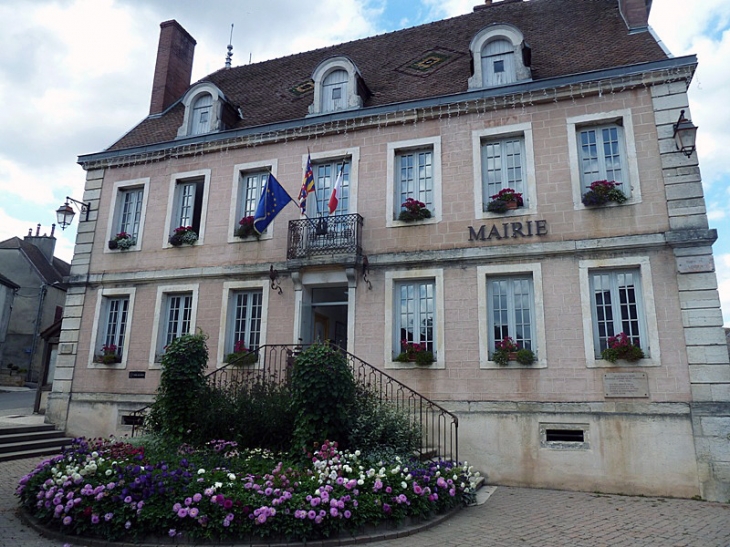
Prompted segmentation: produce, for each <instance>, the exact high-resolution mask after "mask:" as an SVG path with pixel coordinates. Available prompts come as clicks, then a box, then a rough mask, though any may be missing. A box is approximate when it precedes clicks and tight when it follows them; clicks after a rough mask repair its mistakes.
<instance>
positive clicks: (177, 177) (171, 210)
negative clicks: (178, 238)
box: [162, 169, 210, 249]
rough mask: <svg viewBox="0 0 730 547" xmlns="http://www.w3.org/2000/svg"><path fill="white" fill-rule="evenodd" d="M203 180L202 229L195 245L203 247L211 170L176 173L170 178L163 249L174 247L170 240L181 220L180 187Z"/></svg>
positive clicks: (200, 228) (199, 230)
mask: <svg viewBox="0 0 730 547" xmlns="http://www.w3.org/2000/svg"><path fill="white" fill-rule="evenodd" d="M201 178H202V179H203V199H202V201H201V205H200V208H201V211H200V227H199V229H198V241H196V242H195V245H202V244H203V243H204V241H205V221H206V216H207V211H208V196H209V194H210V169H198V170H197V171H187V172H185V173H175V174H173V175H171V176H170V188H169V192H168V200H167V214H166V216H165V226H166V228H167V229H166V230H165V232H164V233H163V236H164V239H163V240H162V247H163V248H165V249H167V248H170V247H172V245H171V244H170V241H169V238H170V236H171V235H172V234H173V231H174V230H175V228H177V227H178V226H179V224H177V222H178V218H179V200H180V187H181V185H182V184H185V183H187V182H192V181H194V180H197V179H201Z"/></svg>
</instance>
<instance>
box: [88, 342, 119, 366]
mask: <svg viewBox="0 0 730 547" xmlns="http://www.w3.org/2000/svg"><path fill="white" fill-rule="evenodd" d="M94 362H95V363H103V364H105V365H113V364H115V363H121V362H122V357H121V355H119V354H118V353H117V346H115V345H114V344H106V345H103V346H101V353H100V354H98V355H95V356H94Z"/></svg>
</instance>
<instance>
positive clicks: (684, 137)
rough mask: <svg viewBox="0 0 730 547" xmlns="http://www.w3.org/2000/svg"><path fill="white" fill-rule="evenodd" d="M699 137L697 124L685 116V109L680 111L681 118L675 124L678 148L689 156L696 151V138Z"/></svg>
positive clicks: (675, 137)
mask: <svg viewBox="0 0 730 547" xmlns="http://www.w3.org/2000/svg"><path fill="white" fill-rule="evenodd" d="M696 138H697V126H695V124H693V123H692V122H691V121H690V120H688V119H687V118H685V117H684V110H682V111H681V112H680V113H679V119H678V120H677V123H675V124H674V141H675V143H676V144H677V150H679V151H680V152H682V154H684V155H685V156H687V157H688V158H689V157H690V156H691V155H692V152H694V151H695V139H696Z"/></svg>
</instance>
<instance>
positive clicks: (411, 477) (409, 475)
mask: <svg viewBox="0 0 730 547" xmlns="http://www.w3.org/2000/svg"><path fill="white" fill-rule="evenodd" d="M411 479H413V476H412V475H411V474H410V473H408V474H407V475H406V480H407V481H409V480H411Z"/></svg>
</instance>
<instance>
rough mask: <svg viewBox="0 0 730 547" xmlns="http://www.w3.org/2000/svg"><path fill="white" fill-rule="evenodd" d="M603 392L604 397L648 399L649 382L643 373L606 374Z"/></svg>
mask: <svg viewBox="0 0 730 547" xmlns="http://www.w3.org/2000/svg"><path fill="white" fill-rule="evenodd" d="M603 391H604V394H605V396H606V397H648V396H649V380H648V379H647V377H646V373H645V372H606V373H605V374H604V375H603Z"/></svg>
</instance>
